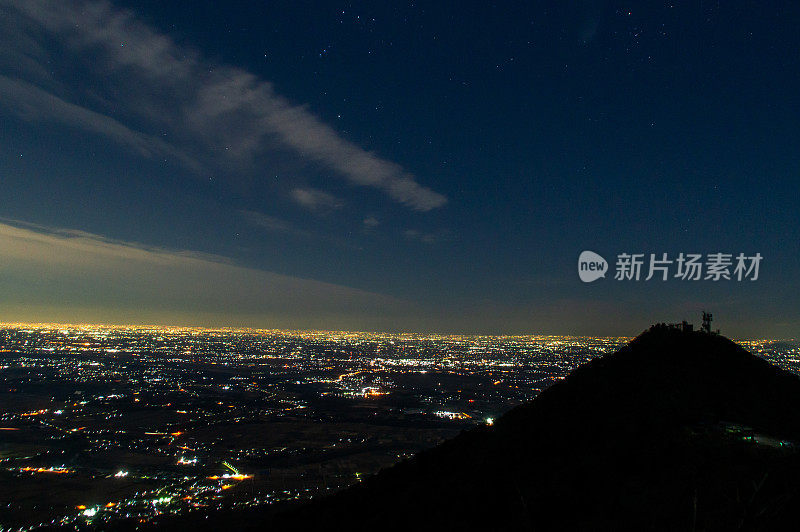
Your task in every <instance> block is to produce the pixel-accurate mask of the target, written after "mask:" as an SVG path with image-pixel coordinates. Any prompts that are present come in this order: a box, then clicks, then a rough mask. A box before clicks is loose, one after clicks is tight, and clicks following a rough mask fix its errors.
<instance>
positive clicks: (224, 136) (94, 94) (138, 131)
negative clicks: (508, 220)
mask: <svg viewBox="0 0 800 532" xmlns="http://www.w3.org/2000/svg"><path fill="white" fill-rule="evenodd" d="M0 10H2V12H3V18H4V19H5V22H3V24H2V29H3V30H4V32H3V34H2V35H1V36H0V47H2V48H3V51H2V52H1V53H0V66H1V67H2V68H3V69H5V70H7V78H6V79H5V80H4V81H3V83H2V84H0V105H3V106H4V107H5V108H6V109H7V110H10V111H12V112H15V113H16V114H18V115H19V116H22V117H24V118H30V119H35V120H47V119H49V120H53V121H56V122H60V123H66V124H70V125H73V126H75V127H80V128H82V129H85V130H90V131H94V132H96V133H98V134H101V135H105V136H107V137H108V138H110V139H112V140H114V141H115V142H119V143H121V144H123V145H125V146H127V147H130V148H132V149H134V150H136V151H137V152H138V153H140V154H143V155H147V156H151V157H155V156H159V157H160V156H164V155H167V156H171V157H174V158H177V159H178V160H179V161H180V162H181V163H182V164H184V165H185V166H187V167H189V168H191V169H192V170H194V171H198V168H199V167H206V168H210V169H215V170H220V168H225V167H228V166H230V165H234V166H236V167H237V168H240V169H241V168H250V169H251V170H252V171H253V172H254V173H255V171H256V161H257V160H258V159H259V157H263V156H265V155H269V154H270V153H273V152H274V151H275V150H283V151H287V150H288V151H289V152H290V153H293V154H295V156H296V157H297V158H298V159H302V160H303V161H311V162H313V163H314V164H316V165H318V166H320V167H324V168H328V169H332V170H334V171H335V173H336V174H337V175H339V176H341V177H342V178H344V179H345V180H346V181H348V182H349V183H351V184H353V185H358V186H365V187H371V188H375V189H378V190H381V191H383V192H384V193H386V194H387V195H389V197H391V198H392V199H394V200H395V201H397V202H399V203H401V204H403V205H406V206H407V207H409V208H411V209H414V210H419V211H428V210H431V209H435V208H437V207H440V206H442V205H444V204H445V203H446V201H447V198H446V197H445V196H443V195H442V194H440V193H438V192H435V191H434V190H431V189H430V188H428V187H426V186H423V185H421V184H420V183H418V182H417V180H416V178H415V177H414V176H413V175H412V174H411V173H409V172H407V171H406V170H404V169H403V168H402V167H401V166H400V165H398V164H396V163H394V162H392V161H389V160H387V159H384V158H382V157H380V156H379V155H377V154H375V153H372V152H369V151H366V150H364V149H363V148H361V147H359V146H357V145H356V144H354V143H352V142H350V141H348V140H347V139H345V138H343V137H342V136H341V135H340V134H339V133H337V132H336V130H334V129H333V128H332V127H330V126H329V125H327V124H325V123H324V122H322V121H321V120H320V119H319V118H317V117H316V116H315V115H314V114H313V113H312V112H311V111H310V110H309V109H308V108H307V107H305V106H302V105H296V104H294V103H292V102H291V101H289V100H288V99H287V98H285V97H283V96H281V95H279V94H277V93H276V92H275V90H274V88H273V86H272V85H271V84H270V83H269V82H267V81H264V80H262V79H259V78H258V77H257V76H255V75H253V74H251V73H249V72H247V71H245V70H242V69H239V68H235V67H230V66H225V65H217V64H214V63H213V62H211V61H209V60H207V59H206V58H204V57H202V56H201V55H199V54H197V53H195V52H193V51H192V50H189V49H187V48H186V47H183V46H179V45H178V44H176V43H175V42H174V41H172V40H171V39H170V38H169V37H167V36H165V35H163V34H161V33H159V32H158V31H156V30H154V29H153V28H151V27H149V26H147V25H145V24H143V23H142V22H140V21H138V20H137V19H136V18H135V16H134V15H133V14H132V13H131V12H129V11H127V10H123V9H119V8H117V7H115V6H113V5H112V4H110V3H108V2H105V1H102V0H98V1H75V2H61V1H47V0H26V1H24V2H15V1H12V0H0ZM20 43H22V44H20ZM25 43H27V44H25ZM54 43H55V44H54ZM53 47H55V49H53ZM65 59H66V60H67V61H66V62H69V61H73V62H74V63H75V64H81V63H86V62H87V61H91V63H92V65H94V68H96V72H91V71H89V74H90V75H91V74H93V75H95V76H96V78H97V79H98V80H102V83H99V82H98V83H97V84H96V87H95V89H94V90H92V91H85V90H83V91H81V90H79V89H78V88H76V87H71V86H70V82H69V79H65V76H60V75H59V73H58V69H53V68H51V66H50V65H52V64H54V63H53V61H55V64H64V63H65ZM73 75H74V73H73ZM66 77H68V76H66ZM25 84H27V85H25ZM31 85H35V87H33V90H31ZM47 102H49V104H46V103H47ZM18 109H24V110H25V111H24V112H23V111H19V110H18Z"/></svg>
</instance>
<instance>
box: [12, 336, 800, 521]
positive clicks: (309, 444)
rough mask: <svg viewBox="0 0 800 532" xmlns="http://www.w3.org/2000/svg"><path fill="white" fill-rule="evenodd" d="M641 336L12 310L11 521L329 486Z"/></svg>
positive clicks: (265, 498) (772, 344)
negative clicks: (99, 322) (116, 321)
mask: <svg viewBox="0 0 800 532" xmlns="http://www.w3.org/2000/svg"><path fill="white" fill-rule="evenodd" d="M627 340H628V338H617V337H612V338H593V337H561V336H446V335H422V334H380V333H351V332H322V331H306V332H303V331H279V330H251V329H202V328H180V327H117V326H88V325H26V324H3V325H0V405H2V407H0V478H2V482H0V508H2V512H0V531H7V530H18V529H21V530H31V529H35V528H36V527H39V526H43V525H64V526H90V527H92V526H97V527H98V528H101V527H102V526H103V525H104V524H107V523H109V522H112V521H122V520H131V521H138V522H147V521H149V520H151V519H153V518H157V517H159V516H163V515H169V514H181V513H185V512H190V511H197V510H206V511H210V510H216V509H224V508H237V507H249V506H256V505H265V504H270V503H274V502H278V501H285V500H298V499H308V498H312V497H315V496H319V495H321V494H323V493H327V492H330V491H332V490H336V489H341V488H343V487H345V486H348V485H350V484H352V483H354V482H359V481H360V480H361V479H363V478H364V477H365V476H366V475H370V474H373V473H375V472H377V471H378V470H379V469H380V468H382V467H385V466H388V465H391V464H392V463H395V462H397V461H398V460H401V459H403V458H405V457H409V456H411V455H413V454H414V453H416V452H418V451H420V450H422V449H425V448H429V447H432V446H434V445H436V444H437V443H438V442H440V441H442V440H443V439H446V438H449V437H452V436H454V435H455V434H457V433H458V432H459V431H461V430H463V429H466V428H469V427H472V426H475V425H477V424H481V423H489V424H491V423H492V422H493V419H494V418H496V417H497V416H499V415H501V414H503V413H504V412H506V411H507V410H509V409H511V408H512V407H514V406H515V405H518V404H521V403H523V402H526V401H529V400H531V399H533V398H534V397H535V396H536V395H537V394H538V393H539V392H540V391H541V390H542V389H544V388H546V387H547V386H549V385H551V384H552V383H554V382H555V381H557V380H559V379H563V378H564V377H565V376H566V375H567V374H568V373H569V372H570V371H571V370H572V369H574V368H575V367H576V366H578V365H580V364H582V363H584V362H586V361H588V360H590V359H592V358H594V357H596V356H598V355H601V354H604V353H607V352H610V351H613V350H614V349H615V348H617V347H618V346H620V345H621V344H623V343H625V342H626V341H627ZM739 343H740V344H742V345H743V346H744V347H745V348H746V349H748V350H750V351H751V352H752V353H754V354H756V355H758V356H761V357H763V358H765V359H767V360H769V361H770V362H772V363H774V364H776V365H778V366H780V367H782V368H784V369H788V370H791V371H794V372H796V373H800V343H797V342H785V341H775V340H751V341H740V342H739Z"/></svg>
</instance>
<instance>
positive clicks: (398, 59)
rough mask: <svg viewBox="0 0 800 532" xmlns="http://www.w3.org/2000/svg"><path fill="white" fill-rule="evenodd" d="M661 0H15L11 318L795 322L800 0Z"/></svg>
mask: <svg viewBox="0 0 800 532" xmlns="http://www.w3.org/2000/svg"><path fill="white" fill-rule="evenodd" d="M523 4H526V5H523ZM644 4H645V3H643V2H629V3H619V2H560V1H559V2H555V1H554V2H531V3H522V2H508V3H502V2H493V3H488V2H474V3H470V2H467V3H447V2H430V3H426V2H412V3H404V2H363V3H360V2H341V3H340V2H300V1H285V2H284V1H282V2H211V1H198V0H184V1H177V0H175V1H170V2H163V1H151V2H133V1H116V2H113V3H108V2H94V1H91V2H66V1H53V2H47V1H39V0H19V1H13V0H0V183H1V184H2V196H0V197H1V198H2V199H0V218H1V219H0V295H1V297H0V319H2V320H4V321H37V322H41V321H61V322H71V323H74V322H108V323H160V324H182V325H213V326H217V325H231V326H239V325H244V326H256V327H265V328H271V327H292V328H320V329H354V330H389V331H402V330H414V331H437V332H468V333H471V332H475V333H578V334H625V335H633V334H637V333H638V332H640V331H641V330H642V329H644V328H645V327H646V326H648V325H649V324H650V323H652V322H655V321H680V320H681V319H688V320H690V321H694V322H695V323H697V322H698V321H699V317H700V310H701V309H706V310H710V311H712V312H713V313H714V315H715V319H716V323H715V324H716V326H719V327H720V328H721V329H722V332H723V333H726V334H728V335H731V336H739V337H741V336H755V337H769V336H772V337H781V338H789V337H798V336H800V310H799V305H798V304H800V290H798V278H799V277H800V266H798V257H800V243H799V241H798V238H799V236H798V235H800V231H798V229H799V228H800V219H799V218H800V216H799V215H798V195H799V193H800V127H799V126H800V31H799V30H798V28H800V4H798V3H796V2H780V1H775V2H723V1H700V2H698V1H692V2H665V3H659V2H650V3H647V6H645V5H644ZM583 250H592V251H595V252H597V253H599V254H600V255H602V256H603V257H605V258H606V259H607V260H608V262H609V263H610V267H611V268H612V271H611V272H610V274H609V275H607V276H606V278H605V279H600V280H598V281H596V282H594V283H591V284H585V283H582V282H581V281H580V279H579V278H578V274H577V259H578V255H579V254H580V253H581V251H583ZM680 252H684V253H702V254H708V253H716V252H724V253H731V254H733V255H734V256H735V255H737V254H739V253H744V254H746V255H754V254H755V253H757V252H758V253H760V254H761V255H762V256H763V262H762V263H761V267H760V273H759V278H758V279H757V280H756V281H749V280H743V281H736V280H735V279H733V280H730V281H725V280H723V281H720V282H713V281H710V280H700V281H685V280H681V279H669V280H668V281H661V280H655V279H654V280H650V281H644V280H640V281H618V280H615V279H614V278H613V277H614V275H613V268H614V262H615V260H616V257H617V255H618V254H620V253H644V254H646V255H649V254H650V253H656V254H658V255H661V254H662V253H668V254H669V256H670V257H673V256H676V255H677V254H678V253H680ZM643 277H644V276H643Z"/></svg>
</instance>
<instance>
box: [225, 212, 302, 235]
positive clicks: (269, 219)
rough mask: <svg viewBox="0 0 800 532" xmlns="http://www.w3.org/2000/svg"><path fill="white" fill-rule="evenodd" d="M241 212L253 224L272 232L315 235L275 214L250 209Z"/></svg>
mask: <svg viewBox="0 0 800 532" xmlns="http://www.w3.org/2000/svg"><path fill="white" fill-rule="evenodd" d="M239 214H240V215H241V217H242V218H244V219H245V220H246V221H248V222H249V223H250V224H251V225H254V226H256V227H258V228H259V229H264V230H266V231H269V232H271V233H282V234H285V235H293V236H302V237H311V236H314V235H313V234H312V233H311V232H310V231H306V230H305V229H301V228H299V227H297V226H296V225H294V224H293V223H290V222H287V221H286V220H283V219H281V218H277V217H275V216H270V215H268V214H264V213H260V212H255V211H248V210H241V211H239Z"/></svg>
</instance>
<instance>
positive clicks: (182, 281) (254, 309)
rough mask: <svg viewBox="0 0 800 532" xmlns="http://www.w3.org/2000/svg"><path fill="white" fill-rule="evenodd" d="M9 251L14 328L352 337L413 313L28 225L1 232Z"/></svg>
mask: <svg viewBox="0 0 800 532" xmlns="http://www.w3.org/2000/svg"><path fill="white" fill-rule="evenodd" d="M0 249H2V250H3V253H2V254H0V289H2V290H3V294H4V296H3V300H2V301H0V318H5V319H12V320H16V319H26V320H37V321H49V320H58V321H61V320H67V321H73V322H75V321H98V320H99V321H104V322H105V321H109V320H112V321H113V320H114V319H116V320H117V321H131V320H133V321H136V322H139V323H141V322H142V320H144V321H149V322H160V323H184V324H222V325H224V324H240V325H250V326H261V327H272V326H280V327H306V328H307V327H311V328H314V327H341V328H349V327H358V326H359V325H361V326H364V325H366V324H367V322H365V321H364V319H365V316H367V317H368V316H384V317H386V318H387V319H390V318H391V317H392V316H393V313H394V309H396V308H403V307H404V306H405V304H404V303H403V302H401V301H398V300H396V299H394V298H391V297H388V296H384V295H380V294H375V293H371V292H366V291H362V290H357V289H353V288H349V287H345V286H339V285H334V284H330V283H323V282H319V281H313V280H308V279H302V278H298V277H292V276H288V275H281V274H277V273H272V272H267V271H263V270H256V269H252V268H246V267H242V266H239V265H236V264H234V263H232V262H231V261H229V260H228V259H226V258H224V257H218V256H214V255H206V254H200V253H194V252H189V251H177V250H169V249H163V248H153V247H147V246H142V245H140V244H136V243H131V242H121V241H117V240H111V239H107V238H103V237H101V236H98V235H94V234H90V233H85V232H81V231H71V230H63V229H52V228H45V227H41V226H35V225H30V224H21V223H19V222H14V223H2V222H0ZM70 313H71V314H70ZM70 316H71V317H70ZM375 326H376V327H377V326H378V324H377V322H376V324H375Z"/></svg>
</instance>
